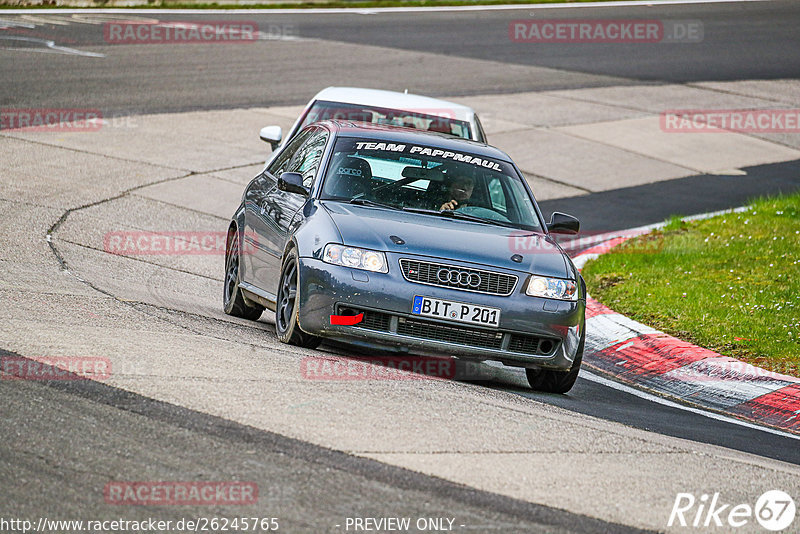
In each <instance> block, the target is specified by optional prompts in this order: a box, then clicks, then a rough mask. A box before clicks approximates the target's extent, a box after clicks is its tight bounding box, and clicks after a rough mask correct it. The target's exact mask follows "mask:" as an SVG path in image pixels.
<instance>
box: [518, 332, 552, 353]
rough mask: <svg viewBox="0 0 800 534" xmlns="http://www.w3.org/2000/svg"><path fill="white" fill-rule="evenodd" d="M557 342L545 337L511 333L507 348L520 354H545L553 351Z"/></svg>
mask: <svg viewBox="0 0 800 534" xmlns="http://www.w3.org/2000/svg"><path fill="white" fill-rule="evenodd" d="M557 343H558V341H556V340H554V339H550V338H546V337H537V336H526V335H523V334H511V340H510V341H509V344H508V350H509V351H510V352H520V353H522V354H539V355H547V354H550V353H551V352H553V349H554V348H555V347H556V344H557Z"/></svg>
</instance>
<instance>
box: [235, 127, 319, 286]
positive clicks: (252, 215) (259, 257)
mask: <svg viewBox="0 0 800 534" xmlns="http://www.w3.org/2000/svg"><path fill="white" fill-rule="evenodd" d="M308 135H310V133H309V134H308ZM308 135H305V136H304V137H303V138H299V139H298V138H297V137H295V139H293V140H292V141H291V142H290V143H289V144H288V145H287V146H286V147H284V148H283V150H281V151H280V153H278V154H277V155H276V156H275V158H273V159H272V162H270V164H269V166H268V167H267V168H266V169H265V170H264V171H263V172H262V173H261V174H260V175H259V176H257V177H256V178H255V179H254V180H253V181H252V182H250V184H249V185H248V186H247V189H246V190H245V193H244V200H245V214H244V220H245V228H244V236H245V246H244V247H243V251H244V253H243V254H242V263H243V265H244V275H243V280H245V281H246V282H249V283H251V284H254V285H256V286H258V287H259V288H260V289H262V290H266V291H267V292H268V293H270V294H271V295H272V296H274V293H273V292H272V291H271V288H268V287H267V286H266V285H265V283H264V280H266V279H268V278H269V277H268V276H267V274H266V273H265V270H266V269H267V266H268V265H270V264H271V263H270V261H269V258H271V257H272V256H273V255H274V251H273V249H274V248H275V247H276V246H277V245H276V244H275V236H276V235H277V234H278V231H277V229H276V228H275V224H276V223H275V220H276V219H279V218H280V217H281V214H279V213H275V201H274V200H273V197H274V196H275V195H276V194H277V193H280V191H278V180H277V178H276V176H280V173H282V172H283V171H284V169H286V168H287V167H288V166H289V162H290V161H291V159H292V156H293V155H294V153H295V152H296V151H297V150H298V149H299V148H300V146H302V144H303V141H304V140H305V139H307V138H308Z"/></svg>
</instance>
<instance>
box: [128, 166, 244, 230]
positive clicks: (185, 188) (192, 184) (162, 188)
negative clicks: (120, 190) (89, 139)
mask: <svg viewBox="0 0 800 534" xmlns="http://www.w3.org/2000/svg"><path fill="white" fill-rule="evenodd" d="M243 190H244V188H243V187H242V186H241V185H238V184H234V183H231V182H229V181H226V180H221V179H219V178H214V177H213V176H209V175H202V174H201V175H195V176H187V177H186V178H181V179H180V180H173V181H170V182H165V183H161V184H155V185H151V186H148V187H145V188H142V189H139V190H137V191H136V193H135V194H136V196H140V197H145V198H150V199H153V200H158V201H161V202H165V203H167V204H171V205H173V206H178V207H182V208H187V209H191V210H195V211H200V212H202V213H207V214H209V215H214V216H216V217H219V218H220V219H222V220H223V221H225V220H228V219H230V218H231V216H232V215H233V212H234V211H236V208H237V207H238V206H239V202H240V201H241V199H242V191H243ZM220 225H221V226H223V225H224V223H220ZM225 226H227V225H225Z"/></svg>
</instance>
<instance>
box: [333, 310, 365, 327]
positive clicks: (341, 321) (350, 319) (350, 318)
mask: <svg viewBox="0 0 800 534" xmlns="http://www.w3.org/2000/svg"><path fill="white" fill-rule="evenodd" d="M363 318H364V314H363V313H359V314H358V315H331V324H335V325H341V326H353V325H354V324H358V323H360V322H361V320H362V319H363Z"/></svg>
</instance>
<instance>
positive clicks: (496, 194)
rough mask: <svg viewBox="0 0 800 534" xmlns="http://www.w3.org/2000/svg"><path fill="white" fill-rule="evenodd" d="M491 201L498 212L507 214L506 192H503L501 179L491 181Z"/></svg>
mask: <svg viewBox="0 0 800 534" xmlns="http://www.w3.org/2000/svg"><path fill="white" fill-rule="evenodd" d="M489 200H490V201H491V202H492V208H493V209H495V210H497V211H502V212H503V213H506V212H507V211H508V208H507V207H506V192H505V191H504V190H503V184H501V183H500V179H499V178H492V179H491V180H489Z"/></svg>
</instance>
